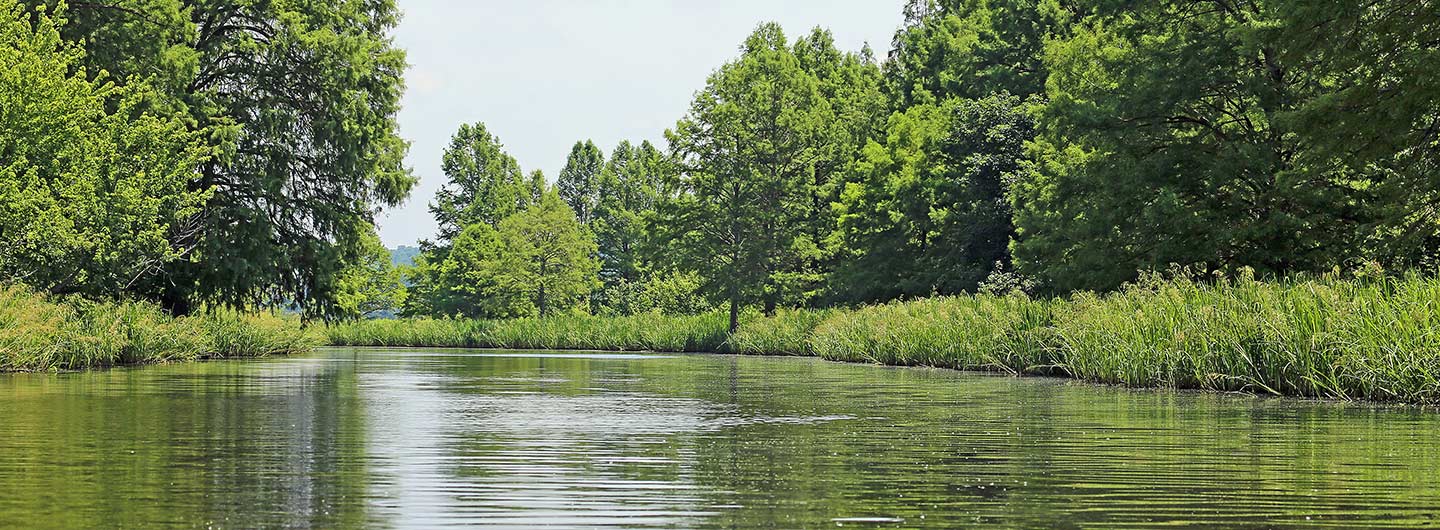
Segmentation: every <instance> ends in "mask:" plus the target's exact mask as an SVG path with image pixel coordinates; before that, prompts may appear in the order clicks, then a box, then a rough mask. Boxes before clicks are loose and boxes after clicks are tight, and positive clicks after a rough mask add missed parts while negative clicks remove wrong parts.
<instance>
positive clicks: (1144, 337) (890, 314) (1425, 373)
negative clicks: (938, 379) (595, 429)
mask: <svg viewBox="0 0 1440 530" xmlns="http://www.w3.org/2000/svg"><path fill="white" fill-rule="evenodd" d="M1437 300H1440V281H1437V280H1433V279H1425V278H1419V277H1408V278H1404V279H1393V278H1384V277H1372V278H1350V279H1341V278H1338V277H1336V276H1334V275H1331V276H1325V277H1319V278H1314V279H1307V280H1294V281H1288V282H1260V281H1256V280H1255V279H1253V278H1251V277H1248V276H1242V277H1240V278H1237V279H1223V278H1222V279H1218V280H1209V281H1200V279H1197V278H1194V277H1190V276H1186V275H1180V276H1179V277H1178V278H1172V279H1168V280H1165V279H1160V278H1158V277H1147V278H1145V279H1143V280H1141V281H1139V282H1136V283H1133V284H1130V285H1127V286H1126V287H1124V288H1122V289H1120V290H1119V291H1116V292H1113V293H1109V294H1104V295H1095V294H1089V293H1083V294H1079V295H1076V296H1073V297H1070V298H1065V299H1032V298H1030V297H1029V296H1026V295H1024V294H1021V293H1011V294H999V295H997V294H978V295H963V296H953V297H936V298H929V299H921V300H914V301H897V302H890V303H886V304H881V305H872V306H866V307H861V308H857V309H848V310H845V309H832V310H787V311H779V312H777V313H776V314H775V315H774V316H772V317H765V316H762V315H760V314H758V313H751V314H747V315H744V316H742V318H741V324H740V327H739V329H738V330H737V331H736V332H735V333H733V334H730V333H727V329H726V328H727V324H728V322H727V315H725V314H724V313H719V312H717V313H712V314H709V315H702V316H662V315H639V316H630V317H613V318H601V317H589V316H583V317H569V316H564V317H555V318H549V319H534V318H530V319H515V320H498V321H484V320H429V319H422V320H408V321H407V320H389V321H366V322H356V323H351V324H346V325H341V326H336V327H332V328H331V329H330V330H329V331H328V339H329V341H330V343H331V344H335V345H351V346H471V347H496V348H545V349H593V350H655V351H701V352H730V353H746V354H770V355H812V356H819V357H822V358H825V359H830V360H836V361H851V362H867V363H878V364H889V365H904V366H933V367H943V368H956V369H964V370H984V371H996V372H1004V373H1010V374H1032V375H1054V376H1064V377H1073V378H1076V379H1080V380H1085V381H1094V382H1100V383H1111V384H1119V385H1126V386H1134V387H1163V388H1176V389H1203V390H1216V391H1242V392H1254V393H1265V394H1279V395H1290V396H1304V397H1317V398H1334V399H1368V400H1384V401H1402V402H1410V403H1425V404H1434V403H1440V334H1437V333H1435V330H1436V329H1440V304H1437V302H1436V301H1437Z"/></svg>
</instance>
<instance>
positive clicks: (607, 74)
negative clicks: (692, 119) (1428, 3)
mask: <svg viewBox="0 0 1440 530" xmlns="http://www.w3.org/2000/svg"><path fill="white" fill-rule="evenodd" d="M399 4H400V9H401V10H403V11H404V13H405V18H404V20H403V21H402V22H401V23H400V27H399V28H398V29H397V30H396V32H395V42H396V45H397V46H399V47H401V48H404V49H405V50H407V51H408V53H409V61H410V64H411V67H410V70H409V71H408V72H407V74H406V82H407V84H408V89H407V91H406V94H405V99H404V101H403V105H404V108H403V109H402V110H401V111H400V116H399V121H400V134H401V135H402V136H404V137H405V138H406V139H407V140H410V141H411V142H412V143H411V146H410V154H409V157H408V158H407V164H408V165H409V166H410V167H411V168H412V169H414V171H415V174H416V175H417V176H418V177H420V184H419V185H418V186H417V187H416V188H415V189H414V191H413V192H412V193H411V196H410V200H409V201H408V202H407V203H406V204H404V205H403V206H400V207H398V208H393V209H390V210H388V211H387V212H385V214H382V216H381V218H380V236H381V239H383V240H384V242H385V244H386V245H389V246H392V247H393V246H396V245H402V244H405V245H413V244H415V242H416V241H418V240H420V239H423V238H428V237H432V236H433V234H434V231H435V222H434V220H432V219H431V218H430V213H429V211H428V210H427V205H429V203H430V200H431V198H432V197H434V194H435V190H437V189H438V188H439V187H440V185H441V184H442V183H444V181H445V175H444V174H443V173H441V172H440V156H441V153H443V152H444V150H445V145H446V144H447V143H448V142H449V139H450V135H451V134H452V133H454V132H455V129H456V128H458V127H459V126H460V124H461V123H473V122H477V121H482V122H485V124H486V126H487V127H488V128H489V129H490V132H491V133H493V134H496V135H498V136H499V137H500V140H501V142H503V143H504V144H505V149H506V151H508V152H509V153H510V154H511V155H513V156H514V157H515V158H516V159H517V160H519V162H520V166H521V167H522V168H524V170H525V171H526V172H527V173H528V172H530V171H531V170H534V169H540V170H542V171H544V172H545V176H546V178H548V179H549V180H550V181H551V182H554V180H555V176H556V175H558V174H559V173H560V168H562V167H564V165H565V157H566V155H568V154H569V152H570V147H571V146H572V145H574V143H575V141H576V140H584V139H587V138H588V139H591V140H594V141H595V143H596V144H597V145H599V146H600V148H601V149H602V150H603V151H605V153H606V155H607V156H608V155H609V153H610V150H611V149H613V148H614V147H615V144H616V143H618V142H619V141H620V140H622V139H629V140H631V141H633V142H636V143H639V141H641V140H650V141H651V142H654V143H655V144H656V145H657V146H660V147H662V148H663V146H664V131H665V129H666V128H669V127H673V126H674V125H675V122H676V120H678V119H680V118H681V117H682V116H684V114H685V110H686V109H687V108H688V107H689V105H690V100H691V98H692V97H693V95H694V93H695V92H696V91H697V90H699V89H700V88H702V87H703V86H704V85H705V78H706V76H708V75H709V74H710V72H711V71H713V70H714V69H715V68H716V67H718V66H720V64H722V63H724V62H725V61H727V60H729V59H732V58H734V57H735V56H736V55H737V54H738V48H739V45H740V42H741V41H743V40H745V37H746V36H747V35H749V34H750V31H751V30H753V29H754V28H755V26H756V25H757V24H759V23H761V22H765V21H775V22H779V23H780V24H781V25H782V26H784V27H785V34H786V36H787V37H789V38H791V39H792V40H793V39H794V38H795V37H797V36H800V35H803V34H806V33H808V32H809V31H810V29H811V28H813V27H815V26H822V27H826V28H829V29H830V30H831V31H832V32H833V33H834V34H835V41H836V44H837V45H838V46H839V47H840V48H841V49H842V50H859V49H860V47H861V46H862V45H863V44H864V43H866V42H868V43H870V46H871V48H873V49H874V51H875V54H876V56H877V57H881V58H883V57H884V56H885V53H886V52H887V51H888V50H889V49H890V38H891V36H892V35H893V34H894V32H895V29H896V28H897V27H899V26H900V23H901V19H902V15H901V8H902V6H903V4H904V0H399Z"/></svg>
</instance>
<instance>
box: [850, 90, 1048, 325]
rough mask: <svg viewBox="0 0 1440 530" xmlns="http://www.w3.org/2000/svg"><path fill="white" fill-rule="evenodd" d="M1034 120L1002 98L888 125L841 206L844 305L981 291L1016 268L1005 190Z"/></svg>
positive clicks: (952, 105) (921, 112) (920, 111)
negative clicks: (1001, 270) (1003, 270)
mask: <svg viewBox="0 0 1440 530" xmlns="http://www.w3.org/2000/svg"><path fill="white" fill-rule="evenodd" d="M1034 129H1035V124H1034V120H1033V119H1032V118H1031V117H1030V116H1029V115H1028V114H1027V113H1026V112H1025V109H1024V107H1023V106H1022V104H1021V103H1020V101H1019V100H1018V99H1017V98H1015V97H1013V96H1009V95H1004V94H1002V95H997V96H991V97H988V98H985V99H983V100H979V101H972V100H962V99H950V100H947V101H946V102H945V103H944V104H942V105H939V106H931V105H920V106H916V107H911V108H910V109H908V110H906V112H904V113H897V114H895V115H894V116H892V117H891V118H890V122H889V124H888V125H887V127H886V133H887V137H886V138H885V140H884V141H885V143H884V144H883V145H882V144H880V143H878V142H872V143H870V144H869V145H867V146H866V148H865V150H864V153H863V155H862V157H861V159H860V160H859V161H857V162H856V163H855V164H854V166H853V167H854V169H853V176H852V177H851V178H850V180H851V182H848V183H847V184H846V188H845V191H844V193H842V194H841V197H840V200H839V202H838V203H837V204H836V212H837V213H838V215H839V218H838V220H837V224H838V229H837V231H836V234H835V236H834V237H835V238H836V239H837V242H838V246H839V247H840V248H841V254H840V262H839V264H838V266H837V269H836V272H835V277H834V279H833V280H832V283H833V287H832V288H833V289H834V290H835V293H834V294H833V295H832V296H833V297H835V298H837V299H841V300H853V301H871V300H888V299H892V298H896V297H900V296H925V295H928V294H942V295H946V294H957V293H960V292H970V291H974V290H975V289H976V287H978V286H979V284H980V282H982V281H983V280H984V279H985V278H987V277H988V276H989V274H990V273H991V271H992V269H993V268H994V266H995V264H996V263H1005V262H1008V261H1009V255H1008V252H1007V246H1008V245H1009V242H1010V237H1011V235H1012V233H1013V232H1014V229H1013V228H1012V226H1011V221H1010V220H1011V212H1010V207H1009V204H1008V202H1007V201H1008V195H1007V189H1008V187H1009V182H1010V181H1011V180H1013V178H1014V175H1015V174H1016V173H1017V172H1018V171H1020V168H1021V164H1022V161H1023V160H1024V158H1025V145H1026V142H1028V141H1029V140H1030V139H1031V138H1032V137H1033V136H1034Z"/></svg>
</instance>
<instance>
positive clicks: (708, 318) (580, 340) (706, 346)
mask: <svg viewBox="0 0 1440 530" xmlns="http://www.w3.org/2000/svg"><path fill="white" fill-rule="evenodd" d="M327 334H328V337H329V341H330V344H334V345H340V346H382V345H383V346H429V347H436V346H441V347H446V346H449V347H482V348H543V349H552V350H553V349H565V350H611V351H672V352H687V351H689V352H698V351H720V350H721V349H723V348H724V342H725V315H724V314H722V313H706V314H700V315H688V316H674V315H661V314H658V313H643V314H638V315H631V316H620V317H595V316H588V315H560V316H553V317H549V318H544V319H537V318H521V319H512V320H494V321H490V320H458V319H457V320H450V319H445V320H429V319H419V320H367V321H361V322H353V323H346V324H339V325H334V326H331V327H330V328H328V330H327Z"/></svg>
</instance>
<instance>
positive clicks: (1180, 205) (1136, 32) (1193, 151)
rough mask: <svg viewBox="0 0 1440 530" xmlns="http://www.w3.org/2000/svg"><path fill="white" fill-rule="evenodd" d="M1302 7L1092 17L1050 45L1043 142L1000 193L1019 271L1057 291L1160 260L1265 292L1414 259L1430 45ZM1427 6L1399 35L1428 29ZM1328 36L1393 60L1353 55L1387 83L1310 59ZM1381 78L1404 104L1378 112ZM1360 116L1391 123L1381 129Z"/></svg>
mask: <svg viewBox="0 0 1440 530" xmlns="http://www.w3.org/2000/svg"><path fill="white" fill-rule="evenodd" d="M1302 4H1303V5H1302ZM1425 4H1429V2H1425ZM1306 6H1310V4H1305V3H1303V2H1286V1H1268V2H1258V3H1248V4H1244V5H1241V6H1236V7H1234V8H1233V9H1216V8H1214V7H1215V6H1214V5H1213V4H1211V3H1207V2H1179V1H1168V2H1151V3H1145V4H1143V5H1138V6H1131V7H1125V8H1121V7H1120V6H1110V5H1104V4H1102V5H1100V6H1099V7H1097V8H1096V9H1095V10H1094V13H1093V14H1090V15H1089V16H1087V17H1085V18H1083V19H1081V20H1079V21H1078V22H1077V23H1076V24H1075V25H1074V26H1073V27H1072V30H1071V34H1070V36H1069V37H1068V38H1066V39H1057V40H1053V41H1051V42H1050V43H1049V45H1047V47H1046V52H1045V65H1046V67H1047V68H1048V69H1049V70H1050V72H1051V76H1050V81H1049V96H1050V103H1049V105H1048V106H1047V107H1046V109H1045V111H1044V113H1043V115H1042V117H1041V120H1042V122H1043V123H1045V129H1046V131H1045V134H1044V136H1043V138H1042V139H1041V140H1040V141H1039V142H1037V145H1036V151H1035V152H1036V157H1037V162H1038V163H1037V165H1036V168H1035V171H1034V172H1033V174H1032V175H1030V176H1029V177H1027V178H1025V179H1023V182H1021V183H1020V184H1019V185H1017V186H1016V187H1015V190H1016V194H1015V197H1014V200H1015V204H1016V206H1017V209H1018V211H1017V214H1016V222H1017V225H1018V226H1019V228H1020V237H1019V240H1018V241H1017V244H1016V246H1015V249H1014V251H1015V254H1016V258H1017V266H1018V268H1019V270H1020V271H1021V272H1023V273H1026V274H1032V275H1035V276H1038V277H1040V279H1042V280H1044V281H1045V282H1048V284H1049V286H1050V287H1051V288H1053V289H1056V290H1059V291H1069V290H1074V289H1112V288H1115V287H1116V286H1118V285H1120V284H1121V283H1122V282H1125V281H1127V280H1131V279H1134V278H1135V277H1136V276H1137V274H1138V271H1147V270H1162V269H1164V268H1166V267H1167V266H1168V265H1169V264H1171V263H1180V264H1197V265H1201V266H1203V267H1204V268H1208V269H1215V270H1226V271H1235V270H1239V269H1240V268H1243V267H1251V268H1254V269H1255V270H1256V271H1257V272H1258V273H1259V274H1261V275H1264V276H1280V275H1285V274H1292V273H1297V272H1307V271H1309V272H1318V271H1326V270H1329V269H1331V268H1332V267H1335V266H1343V265H1346V264H1348V263H1353V262H1355V261H1358V260H1361V259H1370V258H1376V259H1385V260H1386V261H1387V264H1388V265H1394V266H1397V267H1399V266H1404V265H1407V264H1414V263H1415V262H1416V261H1418V259H1419V258H1420V257H1421V256H1423V255H1424V254H1426V251H1423V250H1420V249H1421V248H1422V247H1423V243H1421V242H1423V241H1426V240H1427V238H1428V237H1429V236H1425V235H1423V234H1426V233H1433V231H1431V230H1432V229H1433V227H1434V223H1433V220H1434V219H1435V216H1434V212H1433V211H1429V210H1426V209H1423V208H1422V209H1417V205H1416V204H1415V203H1414V202H1411V201H1412V200H1413V199H1415V198H1421V199H1420V200H1422V201H1423V200H1425V199H1423V197H1427V196H1428V195H1427V193H1428V192H1427V191H1425V190H1433V189H1434V188H1433V186H1430V185H1428V184H1419V183H1420V182H1425V181H1426V179H1429V178H1430V176H1431V175H1433V174H1434V171H1433V168H1434V167H1435V166H1434V164H1433V162H1434V161H1435V158H1434V153H1435V146H1434V140H1433V130H1434V128H1433V124H1434V123H1435V121H1434V119H1433V116H1434V113H1433V109H1434V108H1435V106H1434V105H1435V104H1436V103H1435V102H1436V100H1435V97H1436V96H1435V93H1436V85H1435V84H1434V81H1433V78H1427V77H1426V76H1425V75H1424V74H1423V73H1421V72H1420V71H1418V70H1417V68H1418V69H1421V70H1423V68H1424V67H1420V66H1418V65H1419V63H1417V62H1415V61H1419V60H1420V57H1423V56H1427V55H1428V56H1432V57H1433V49H1432V50H1431V51H1430V52H1428V53H1427V52H1425V51H1423V47H1424V44H1423V43H1420V42H1417V41H1416V40H1415V39H1414V38H1413V35H1412V34H1409V33H1406V31H1409V30H1410V29H1412V28H1407V29H1405V30H1401V29H1400V28H1399V27H1396V26H1395V24H1400V22H1398V20H1399V19H1404V18H1405V16H1404V15H1401V14H1400V13H1391V14H1393V15H1395V16H1396V17H1397V19H1396V20H1397V22H1385V20H1388V19H1389V16H1390V15H1381V14H1380V13H1378V12H1377V13H1369V14H1367V13H1365V12H1364V11H1363V10H1359V11H1357V9H1358V8H1347V7H1344V6H1339V5H1334V6H1328V7H1306ZM1414 7H1416V8H1417V9H1421V10H1423V9H1424V8H1420V7H1419V6H1414ZM1429 7H1430V11H1429V13H1430V14H1429V16H1428V17H1427V16H1425V15H1419V16H1418V18H1415V19H1413V20H1409V19H1407V20H1406V22H1405V23H1404V24H1409V23H1414V24H1416V26H1415V27H1414V28H1413V29H1420V28H1424V27H1433V25H1434V24H1435V23H1436V22H1435V16H1434V15H1433V11H1434V9H1433V8H1434V6H1433V5H1431V6H1429ZM1402 11H1404V8H1402ZM1385 12H1388V10H1386V11H1385ZM1418 13H1419V12H1417V15H1418ZM1427 25H1428V26H1427ZM1357 28H1365V29H1364V30H1360V31H1356V30H1357ZM1370 29H1373V30H1375V31H1379V32H1381V33H1380V35H1378V36H1371V34H1370V32H1369V31H1368V30H1370ZM1336 32H1346V33H1348V34H1351V35H1356V36H1357V39H1355V42H1356V43H1365V45H1367V46H1374V45H1376V44H1377V43H1378V42H1385V43H1387V45H1395V46H1397V50H1396V51H1397V52H1398V55H1395V56H1389V55H1388V53H1389V52H1381V51H1380V50H1379V49H1377V48H1370V49H1369V51H1371V52H1374V55H1373V56H1374V57H1385V58H1383V59H1378V60H1383V61H1392V60H1393V61H1395V62H1394V63H1393V66H1394V67H1395V68H1396V71H1393V72H1391V71H1387V72H1385V73H1384V74H1372V73H1367V72H1378V71H1379V70H1376V69H1374V68H1372V67H1371V66H1370V65H1368V64H1362V63H1361V62H1360V61H1357V60H1354V59H1353V57H1352V58H1351V59H1350V60H1345V59H1342V58H1343V57H1346V56H1347V55H1348V54H1349V52H1345V51H1337V49H1336V46H1337V45H1334V44H1332V45H1325V46H1321V45H1318V44H1316V43H1318V42H1321V41H1327V42H1342V41H1338V40H1334V39H1335V38H1336ZM1361 34H1364V35H1366V36H1363V37H1360V36H1359V35H1361ZM1347 42H1348V41H1347ZM1432 44H1433V43H1432ZM1343 46H1350V45H1349V44H1345V45H1343ZM1381 78H1384V79H1404V81H1393V83H1400V84H1404V85H1405V87H1406V88H1405V89H1403V90H1397V91H1396V92H1394V93H1393V94H1399V93H1401V92H1404V93H1407V94H1411V95H1409V96H1406V97H1404V98H1400V99H1394V98H1392V97H1391V96H1378V95H1377V94H1375V93H1374V92H1373V90H1375V89H1377V88H1379V87H1381V86H1385V85H1387V84H1389V83H1392V81H1383V80H1381ZM1427 79H1428V81H1427ZM1356 83H1359V84H1364V85H1366V86H1367V88H1357V86H1356ZM1352 98H1353V99H1352ZM1338 101H1345V102H1346V103H1344V104H1340V105H1339V106H1348V108H1349V109H1351V110H1348V111H1338V106H1337V102H1338ZM1390 105H1395V106H1394V107H1391V106H1390ZM1359 109H1365V110H1359ZM1380 109H1386V110H1383V111H1382V110H1380ZM1399 109H1405V110H1404V111H1403V112H1406V113H1410V112H1414V113H1416V114H1407V115H1406V116H1404V117H1398V116H1396V115H1394V114H1390V112H1391V111H1397V110H1399ZM1425 109H1429V110H1431V112H1427V111H1426V110H1425ZM1332 112H1334V113H1335V116H1334V118H1335V120H1332V119H1331V113H1332ZM1350 112H1354V113H1357V114H1353V115H1350V116H1348V117H1347V116H1346V114H1347V113H1350ZM1369 116H1377V117H1379V116H1391V117H1392V118H1379V119H1385V120H1391V121H1387V122H1386V124H1387V129H1385V130H1383V131H1380V130H1376V129H1374V128H1372V127H1371V126H1370V125H1369V124H1361V122H1369V121H1371V120H1370V118H1368V117H1369ZM1427 127H1428V128H1429V130H1430V132H1429V133H1424V132H1420V131H1424V130H1426V128H1427ZM1427 135H1428V136H1427ZM1427 138H1428V139H1427ZM1337 139H1339V140H1338V142H1337V141H1336V140H1337ZM1342 143H1343V144H1344V145H1353V146H1356V147H1354V148H1344V147H1341V145H1342ZM1352 152H1353V153H1355V156H1353V157H1352V156H1349V155H1347V153H1352ZM1402 190H1403V191H1402Z"/></svg>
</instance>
